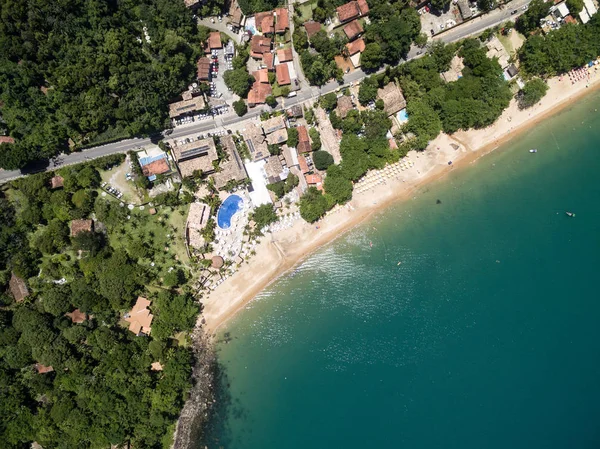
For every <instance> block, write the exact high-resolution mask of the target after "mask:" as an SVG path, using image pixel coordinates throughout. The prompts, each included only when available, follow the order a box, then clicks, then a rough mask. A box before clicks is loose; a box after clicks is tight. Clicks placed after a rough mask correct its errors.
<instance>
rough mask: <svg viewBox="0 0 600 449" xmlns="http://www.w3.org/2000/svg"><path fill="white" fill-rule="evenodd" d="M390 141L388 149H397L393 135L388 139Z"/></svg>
mask: <svg viewBox="0 0 600 449" xmlns="http://www.w3.org/2000/svg"><path fill="white" fill-rule="evenodd" d="M389 143H390V149H391V150H397V149H398V142H396V139H394V138H393V137H392V138H391V139H390V140H389Z"/></svg>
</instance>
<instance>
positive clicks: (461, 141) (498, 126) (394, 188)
mask: <svg viewBox="0 0 600 449" xmlns="http://www.w3.org/2000/svg"><path fill="white" fill-rule="evenodd" d="M597 67H598V66H595V68H591V69H590V71H589V72H590V77H589V79H588V80H581V81H578V82H575V83H574V84H573V83H572V82H571V80H570V79H569V77H568V76H563V77H560V78H558V77H557V78H553V79H550V80H549V82H548V85H549V90H548V93H547V94H546V96H545V97H544V98H543V99H542V100H541V102H540V103H538V104H536V105H535V106H533V107H531V108H529V109H526V110H522V111H521V110H519V108H518V106H517V103H516V101H515V100H513V101H512V102H511V104H510V106H509V107H508V108H507V109H506V110H505V111H504V113H503V114H502V115H501V116H500V118H499V119H498V120H497V121H496V122H495V123H494V125H492V126H490V127H488V128H485V129H480V130H470V131H460V132H457V133H455V134H454V135H452V136H448V135H445V134H441V135H440V136H438V137H437V138H436V139H435V140H434V141H432V142H431V144H430V145H429V147H428V148H427V149H426V150H425V151H424V152H420V153H416V152H411V153H409V155H408V158H409V159H410V160H411V161H413V162H414V166H413V167H412V168H411V169H409V170H406V171H404V172H402V174H401V175H400V176H399V177H398V178H394V179H388V180H386V182H385V183H383V184H379V185H377V186H376V187H374V188H372V189H369V190H367V191H365V192H362V193H358V194H355V195H354V196H353V199H352V200H351V201H350V202H349V203H348V204H347V205H345V206H343V207H336V208H335V209H333V210H332V211H331V212H330V213H328V214H327V216H326V217H324V218H323V219H322V220H320V221H319V222H317V223H315V224H308V223H306V222H304V221H302V220H300V221H298V222H296V223H295V224H294V226H293V227H291V228H289V229H285V230H282V231H278V232H275V233H272V234H268V235H266V236H265V237H263V238H262V240H261V243H260V244H259V245H258V246H257V248H256V256H254V257H253V258H252V259H251V260H250V261H249V263H247V264H244V265H242V267H241V268H240V269H239V270H238V271H237V272H236V273H235V274H234V275H232V276H231V277H230V278H229V279H228V280H227V281H226V282H224V283H223V284H221V285H220V286H219V287H217V288H216V289H215V290H214V291H212V292H211V293H210V294H208V295H207V296H206V297H204V298H203V299H202V303H203V305H204V311H203V319H204V321H205V326H204V327H205V331H206V332H207V333H209V334H214V332H215V331H216V330H217V329H218V327H219V326H221V325H222V324H223V323H225V322H226V321H227V320H228V319H229V318H231V317H232V316H233V315H234V314H235V313H236V312H237V311H239V310H241V309H242V308H244V306H245V305H246V304H247V303H248V302H249V301H251V300H252V299H253V298H254V297H255V296H256V295H257V294H258V293H260V291H261V290H263V289H264V288H265V287H266V286H267V285H269V283H271V282H273V281H274V280H276V279H277V278H278V277H279V276H281V275H282V274H284V273H285V272H287V271H288V270H290V269H292V268H293V267H294V266H295V265H297V264H298V263H299V262H301V261H302V260H303V259H304V258H306V257H307V256H308V255H310V254H311V253H312V252H313V251H315V250H316V249H318V248H319V247H321V246H323V245H325V244H327V243H329V242H331V241H333V240H335V239H336V238H338V237H339V236H341V235H343V234H344V232H346V231H348V230H349V229H352V228H353V227H355V226H356V225H358V224H359V223H361V222H363V221H364V220H366V219H368V218H369V217H370V216H371V215H372V214H373V213H374V212H377V211H378V210H380V209H382V208H385V207H387V206H388V205H389V204H391V203H392V202H395V201H399V200H403V199H408V198H411V197H412V196H413V195H414V193H415V192H416V191H417V190H418V189H419V188H421V187H422V186H423V185H424V184H426V183H429V182H432V181H434V180H437V179H439V178H441V177H443V176H445V175H446V174H447V173H449V172H450V171H451V170H454V169H455V168H456V167H464V166H467V165H469V164H472V163H474V162H475V161H477V159H479V158H480V157H481V156H483V155H485V154H487V153H489V152H490V151H493V150H494V149H496V148H498V147H499V146H500V145H501V144H502V143H504V142H506V141H507V140H509V139H512V138H514V137H516V136H517V135H518V134H520V133H522V132H525V131H526V130H527V129H528V128H530V127H531V126H534V125H535V124H536V123H537V122H539V121H541V120H543V119H545V118H547V117H548V116H549V115H552V114H555V113H557V112H558V111H560V110H561V109H562V108H564V107H567V106H568V105H569V104H571V103H572V102H574V101H576V100H577V99H578V98H580V97H582V96H584V95H586V94H588V93H589V92H590V91H591V90H593V89H598V88H599V87H600V70H599V69H597ZM451 144H452V145H451ZM455 148H457V149H455ZM449 161H452V164H451V165H449V164H448V162H449Z"/></svg>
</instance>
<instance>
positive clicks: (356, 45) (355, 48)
mask: <svg viewBox="0 0 600 449" xmlns="http://www.w3.org/2000/svg"><path fill="white" fill-rule="evenodd" d="M365 47H366V45H365V41H364V39H362V38H360V39H356V40H355V41H352V42H349V43H347V44H346V51H347V52H348V56H352V55H355V54H356V53H362V52H363V51H365Z"/></svg>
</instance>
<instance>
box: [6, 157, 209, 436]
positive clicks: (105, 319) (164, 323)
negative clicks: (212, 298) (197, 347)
mask: <svg viewBox="0 0 600 449" xmlns="http://www.w3.org/2000/svg"><path fill="white" fill-rule="evenodd" d="M121 160H122V157H120V156H113V157H109V158H107V159H103V160H97V161H94V163H93V164H90V165H84V166H75V167H69V168H65V169H62V170H61V171H60V174H61V175H62V177H63V178H64V188H59V189H55V190H52V189H51V188H50V183H49V181H50V177H51V176H52V175H51V174H39V175H34V176H29V177H26V178H22V179H19V180H17V181H14V182H13V183H12V185H9V186H5V187H4V188H3V190H2V191H1V192H0V220H1V226H0V291H1V292H2V293H1V294H0V300H1V302H2V304H1V307H0V441H2V444H1V446H2V447H6V448H22V447H26V446H25V445H26V444H27V443H30V442H32V441H37V442H38V443H40V444H41V445H42V446H43V447H45V448H73V447H83V448H101V447H102V448H106V447H109V445H111V444H115V445H120V444H122V443H131V446H132V447H140V448H141V447H144V448H159V447H163V448H167V447H169V446H170V443H171V436H172V431H173V429H174V423H175V421H176V419H177V417H178V415H179V412H180V410H181V407H182V405H183V402H184V400H185V398H186V392H187V391H188V389H189V387H190V375H191V366H192V353H191V351H190V348H189V337H186V336H185V332H187V331H189V330H190V329H192V328H193V326H194V324H195V321H196V316H197V314H198V312H199V306H198V304H197V303H196V302H195V301H194V299H193V298H192V296H191V295H190V294H189V293H187V292H188V289H187V288H183V289H177V288H176V287H177V286H178V285H179V284H182V283H185V281H186V273H187V270H186V269H185V267H184V266H183V265H182V264H181V263H180V262H178V261H177V260H176V259H177V258H175V259H174V258H173V256H172V255H169V253H166V252H165V246H169V245H171V244H172V245H173V246H175V242H174V241H173V239H174V234H176V233H177V234H179V233H180V232H179V231H181V230H180V229H176V228H175V227H173V224H172V223H173V222H183V215H185V208H186V206H185V205H181V206H177V205H175V204H177V201H174V200H173V198H169V199H168V201H167V202H169V203H171V204H174V205H173V207H169V206H161V207H159V213H158V214H156V215H151V214H149V213H148V211H147V210H146V211H137V210H136V211H130V210H128V209H127V208H126V207H121V206H120V205H119V202H118V201H116V200H114V199H107V198H106V197H103V196H102V195H98V191H99V190H98V185H99V182H100V175H99V172H98V169H100V168H106V167H107V166H109V165H112V164H113V163H118V162H120V161H121ZM165 199H167V198H166V197H165ZM160 202H161V200H160V199H158V200H157V203H160ZM179 211H182V212H183V214H179ZM92 214H93V215H92ZM90 216H93V217H95V228H94V230H93V231H82V232H80V233H78V234H76V235H75V236H74V237H73V236H71V235H70V231H69V226H70V222H71V220H73V219H81V218H86V217H90ZM154 229H156V230H157V231H155V230H154ZM159 229H160V230H162V232H158V230H159ZM169 236H171V237H170V238H171V243H168V242H169V241H168V240H165V239H168V238H169ZM165 242H167V243H165ZM151 262H152V263H151ZM167 267H172V269H171V270H167ZM13 274H14V275H16V276H19V277H21V278H22V279H23V280H25V282H26V283H27V285H28V288H29V293H30V294H29V296H27V297H26V298H25V299H24V300H22V301H21V302H18V303H17V302H15V300H14V299H13V297H12V296H10V295H9V293H6V292H7V291H8V283H9V279H10V278H11V276H12V275H13ZM138 295H142V296H144V297H146V298H148V299H149V300H151V301H152V302H151V305H150V311H151V313H152V314H153V315H154V320H153V321H152V331H151V334H150V336H149V337H148V336H136V335H134V334H133V333H132V332H131V331H129V330H128V328H127V326H128V323H127V322H123V316H124V314H125V313H126V312H128V311H129V310H130V309H131V307H132V305H133V304H134V303H135V301H136V298H137V296H138ZM75 309H79V311H80V312H82V313H84V314H86V319H85V320H84V321H83V322H81V323H78V322H72V320H71V319H70V318H69V317H68V316H67V315H66V314H67V313H71V312H73V311H74V310H75ZM182 332H183V333H182ZM156 362H159V363H160V365H161V366H162V371H157V370H152V369H151V364H153V363H156ZM36 364H42V365H44V366H51V367H52V368H53V371H51V372H47V373H43V374H40V373H38V372H37V370H36Z"/></svg>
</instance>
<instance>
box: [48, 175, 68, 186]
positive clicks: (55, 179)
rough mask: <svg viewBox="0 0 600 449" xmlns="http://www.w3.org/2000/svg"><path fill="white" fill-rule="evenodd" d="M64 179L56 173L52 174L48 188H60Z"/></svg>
mask: <svg viewBox="0 0 600 449" xmlns="http://www.w3.org/2000/svg"><path fill="white" fill-rule="evenodd" d="M64 183H65V180H64V179H63V177H62V176H60V175H56V176H53V177H52V179H51V180H50V188H51V189H60V188H61V187H63V186H64Z"/></svg>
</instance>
